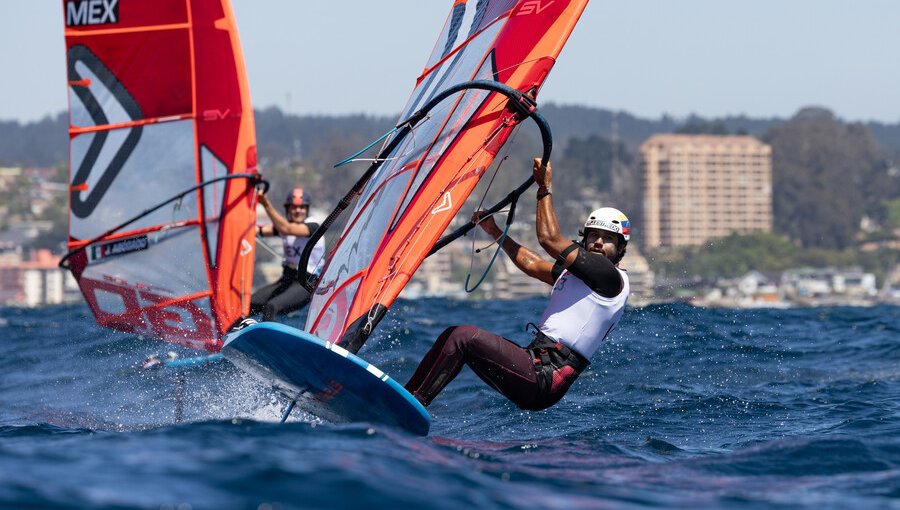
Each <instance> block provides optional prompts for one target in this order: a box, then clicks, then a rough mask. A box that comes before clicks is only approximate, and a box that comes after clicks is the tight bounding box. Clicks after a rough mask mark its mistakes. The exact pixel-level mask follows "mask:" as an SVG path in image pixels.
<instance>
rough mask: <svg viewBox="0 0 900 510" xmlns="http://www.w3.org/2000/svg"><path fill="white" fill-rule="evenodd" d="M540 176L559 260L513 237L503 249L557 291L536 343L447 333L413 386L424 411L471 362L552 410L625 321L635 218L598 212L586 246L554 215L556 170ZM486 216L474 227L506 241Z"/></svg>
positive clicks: (540, 212)
mask: <svg viewBox="0 0 900 510" xmlns="http://www.w3.org/2000/svg"><path fill="white" fill-rule="evenodd" d="M533 173H534V180H535V182H537V184H538V191H537V214H536V221H535V229H536V231H537V237H538V241H539V242H540V244H541V247H543V248H544V250H545V251H546V252H547V253H548V254H549V255H550V257H552V258H553V259H555V262H549V261H546V260H543V259H542V258H541V257H540V256H539V255H538V254H536V253H534V252H533V251H531V250H529V249H528V248H525V247H524V246H521V245H520V244H518V243H517V242H515V241H514V240H512V239H511V238H509V237H506V238H505V239H504V240H503V251H505V252H506V253H507V255H509V257H510V258H511V259H512V261H513V263H514V264H515V265H516V267H518V268H519V269H520V270H521V271H522V272H524V273H525V274H526V275H528V276H530V277H532V278H536V279H538V280H540V281H542V282H545V283H547V284H549V285H552V286H553V290H552V291H551V293H550V302H549V303H548V305H547V308H546V309H545V310H544V313H543V315H542V317H541V320H540V323H539V324H538V325H537V326H536V327H535V332H534V340H533V341H532V342H531V344H530V345H529V346H528V347H521V346H519V345H518V344H516V343H514V342H512V341H511V340H508V339H506V338H503V337H501V336H498V335H495V334H493V333H490V332H488V331H485V330H483V329H480V328H477V327H475V326H471V325H465V326H454V327H451V328H448V329H446V330H445V331H444V332H443V333H441V335H440V336H438V338H437V340H436V341H435V343H434V345H433V346H432V348H431V350H429V351H428V353H427V354H426V355H425V357H424V358H423V359H422V361H421V363H420V364H419V366H418V368H416V371H415V373H414V374H413V376H412V378H410V380H409V382H407V383H406V389H407V390H409V391H410V393H412V394H413V396H415V397H416V398H417V399H418V400H419V401H420V402H422V404H423V405H426V406H427V405H429V404H430V403H431V402H432V400H434V398H435V397H436V396H437V395H438V393H440V392H441V390H443V389H444V387H446V386H447V384H448V383H449V382H450V381H451V380H452V379H453V378H454V377H456V375H457V374H459V371H460V370H461V369H462V367H463V365H464V364H466V365H469V367H470V368H471V369H472V370H473V371H474V372H475V373H476V374H477V375H478V376H479V377H480V378H481V379H482V380H483V381H484V382H486V383H487V384H488V385H489V386H491V387H492V388H494V389H495V390H497V391H499V392H500V393H501V394H503V395H504V396H505V397H506V398H508V399H509V400H510V401H512V402H513V403H514V404H516V405H517V406H518V407H520V408H521V409H526V410H532V411H538V410H541V409H546V408H548V407H550V406H552V405H553V404H555V403H556V402H558V401H559V399H561V398H562V397H563V395H565V393H566V392H567V391H568V389H569V387H570V386H571V385H572V383H573V382H575V379H576V378H578V375H579V374H580V373H581V372H582V371H583V370H584V369H585V367H587V366H588V364H589V363H590V361H589V360H590V358H591V356H593V355H594V353H595V352H597V350H598V349H599V348H600V344H601V342H602V341H603V340H604V339H605V338H606V336H607V335H608V334H609V332H610V331H612V330H613V328H615V326H616V324H617V323H618V322H619V319H620V318H621V316H622V312H623V311H624V309H625V301H626V300H627V298H628V292H629V284H628V275H626V274H625V271H623V270H622V269H619V267H618V264H619V261H620V260H622V257H623V256H624V255H625V249H626V245H627V244H628V241H629V239H630V237H631V230H630V225H629V223H628V218H626V217H625V215H624V214H622V212H621V211H619V210H618V209H613V208H611V207H604V208H602V209H597V210H595V211H593V212H592V213H591V214H590V215H589V216H588V218H587V220H586V221H585V223H584V229H583V230H581V231H580V232H579V233H580V235H581V236H582V238H581V240H580V242H575V241H570V240H568V239H566V238H565V237H564V236H563V235H562V234H561V233H560V229H559V223H558V222H557V219H556V213H555V212H554V210H553V202H552V193H551V181H552V175H551V174H552V172H551V168H550V165H549V164H547V165H546V166H544V165H541V162H540V160H539V159H535V160H534V168H533ZM482 214H483V212H482V211H478V212H476V213H475V215H474V216H473V217H472V221H473V222H477V223H479V224H480V225H481V227H482V228H483V229H484V231H485V232H487V233H488V235H490V236H492V237H493V238H494V239H500V238H501V236H502V231H501V230H500V228H499V227H498V226H497V223H496V222H495V221H494V220H493V218H491V217H489V216H488V217H482Z"/></svg>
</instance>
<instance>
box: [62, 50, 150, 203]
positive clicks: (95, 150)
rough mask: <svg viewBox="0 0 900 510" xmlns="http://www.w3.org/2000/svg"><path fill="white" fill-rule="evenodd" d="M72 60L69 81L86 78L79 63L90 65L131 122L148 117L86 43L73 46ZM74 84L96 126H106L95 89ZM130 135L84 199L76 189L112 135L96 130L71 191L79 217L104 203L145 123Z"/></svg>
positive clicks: (88, 66) (92, 167)
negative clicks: (94, 92)
mask: <svg viewBox="0 0 900 510" xmlns="http://www.w3.org/2000/svg"><path fill="white" fill-rule="evenodd" d="M68 61H69V82H70V83H72V82H79V81H81V80H82V79H83V77H82V76H81V75H80V74H79V73H78V71H77V70H76V69H75V65H76V64H77V63H81V64H83V65H84V66H85V67H87V68H88V69H89V70H90V71H91V72H92V73H94V75H95V76H97V78H99V79H100V81H101V82H102V83H103V85H104V86H105V87H106V88H107V90H109V92H110V93H111V94H112V97H114V98H115V99H116V100H117V101H118V102H119V105H120V106H121V107H122V109H123V110H124V111H125V113H126V114H128V117H129V121H136V120H142V119H143V118H144V114H143V112H142V111H141V108H140V106H138V104H137V102H136V101H135V100H134V98H133V97H131V94H129V93H128V91H127V90H126V89H125V86H124V85H122V83H121V82H119V80H118V79H117V78H116V77H115V76H114V75H113V74H112V72H110V70H109V68H107V67H106V65H104V64H103V62H101V61H100V59H99V58H97V56H96V55H94V53H93V52H92V51H91V50H90V49H88V48H87V47H86V46H82V45H76V46H72V47H71V48H70V49H69V54H68ZM70 86H71V87H72V91H73V92H75V94H76V95H77V96H78V98H79V99H80V100H81V102H82V104H84V107H85V109H86V110H87V112H88V115H90V117H91V120H92V121H93V122H94V125H95V126H105V125H108V124H109V119H108V117H107V115H106V112H104V111H103V107H102V106H101V105H100V103H99V102H98V101H97V98H96V97H94V94H93V93H92V92H91V90H90V88H89V87H86V86H78V85H70ZM128 129H129V131H130V132H129V133H128V136H127V137H126V138H125V141H124V142H123V143H122V145H121V146H120V147H119V149H118V151H116V154H115V156H113V158H112V160H111V161H110V162H109V165H108V166H107V167H106V169H105V170H103V174H102V175H101V176H100V178H99V179H97V181H96V182H97V184H96V186H95V187H94V189H92V190H88V193H87V198H86V199H82V198H81V196H80V192H79V191H76V189H77V188H78V187H80V186H81V185H83V184H84V183H86V182H87V180H88V177H89V176H90V174H91V172H92V171H93V170H94V165H95V164H96V163H97V158H98V157H99V156H100V152H101V151H102V150H103V146H104V145H105V144H106V139H107V137H108V135H109V131H107V130H101V131H96V132H95V133H94V135H95V136H94V139H93V140H92V141H91V145H90V147H89V148H88V150H87V152H86V153H85V155H84V159H83V160H82V161H81V164H80V165H79V166H78V171H77V172H76V174H75V177H74V178H73V179H72V183H71V186H72V190H71V191H70V192H69V194H70V195H71V201H72V202H71V203H72V213H73V214H74V215H75V216H78V217H79V218H87V217H88V216H90V215H91V213H93V212H94V209H95V208H96V207H97V204H98V203H99V202H100V199H102V198H103V195H105V194H106V191H107V190H109V187H110V186H111V185H112V183H113V181H114V180H115V179H116V176H118V175H119V172H120V171H121V170H122V167H123V166H124V165H125V162H126V161H128V158H129V157H130V156H131V153H132V152H133V151H134V149H135V147H136V146H137V144H138V141H139V140H140V138H141V132H142V131H143V128H142V127H141V126H134V127H129V128H128Z"/></svg>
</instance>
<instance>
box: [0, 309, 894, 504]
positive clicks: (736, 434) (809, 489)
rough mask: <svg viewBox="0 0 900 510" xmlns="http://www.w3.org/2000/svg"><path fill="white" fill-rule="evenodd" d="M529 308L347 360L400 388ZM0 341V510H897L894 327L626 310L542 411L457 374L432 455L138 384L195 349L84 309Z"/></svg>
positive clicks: (432, 327)
mask: <svg viewBox="0 0 900 510" xmlns="http://www.w3.org/2000/svg"><path fill="white" fill-rule="evenodd" d="M544 303H545V301H544V300H542V299H534V300H530V301H526V302H478V301H450V300H443V299H421V300H416V301H403V300H401V301H399V302H397V303H396V304H395V306H394V307H393V309H392V310H391V312H390V313H389V314H388V317H387V318H386V319H385V321H383V323H382V324H381V325H380V326H379V331H378V333H377V334H376V335H375V336H374V337H373V338H372V339H370V341H369V343H368V344H366V346H365V347H364V348H363V349H362V350H361V351H360V355H361V356H362V357H363V358H365V359H367V360H368V361H370V362H372V363H374V364H375V365H376V366H378V367H379V368H381V369H383V370H385V371H386V372H387V373H388V374H390V375H391V376H392V377H394V378H395V379H397V380H398V381H400V382H401V383H402V382H405V381H406V379H407V378H408V377H409V376H410V375H411V373H412V371H413V369H414V368H415V366H416V363H417V361H418V359H419V358H420V357H421V356H422V355H423V354H424V353H425V351H426V350H427V349H428V347H429V346H430V344H431V342H432V341H433V339H434V338H435V337H436V336H437V335H438V334H439V333H440V332H441V331H442V330H443V329H444V328H445V327H447V326H449V325H453V324H460V323H471V324H475V325H478V326H481V327H484V328H486V329H489V330H491V331H494V332H496V333H498V334H501V335H504V336H507V337H508V338H512V339H515V340H517V341H519V342H521V343H526V342H527V341H528V340H529V335H528V334H527V333H525V331H524V326H525V324H526V323H527V322H529V321H534V320H535V319H536V318H537V317H538V316H539V314H540V312H541V310H542V307H543V305H544ZM301 320H302V319H301V318H300V317H297V318H290V319H288V323H293V324H294V325H296V324H297V322H299V321H301ZM0 332H2V336H0V508H16V509H19V508H22V509H27V508H34V509H48V508H123V509H124V508H146V509H172V510H175V509H179V510H188V509H207V508H208V509H222V508H247V509H278V508H285V509H287V508H303V509H307V508H372V507H375V508H394V507H401V508H445V509H459V508H473V509H474V508H478V509H483V508H522V509H529V510H533V509H535V508H547V509H568V508H760V509H763V508H765V509H769V508H810V509H813V508H814V509H824V508H841V509H845V508H898V509H900V308H897V307H890V306H882V307H873V308H807V309H790V310H725V309H698V308H692V307H690V306H687V305H681V304H675V305H653V306H648V307H646V308H639V309H638V308H636V309H629V310H628V311H627V312H626V314H625V318H624V319H623V321H622V323H621V324H620V327H619V328H618V330H616V331H615V332H614V333H613V334H612V335H611V336H610V338H609V340H608V341H607V342H606V344H605V345H604V347H603V348H602V349H601V351H600V352H599V353H597V355H596V356H595V357H594V359H593V360H592V361H593V363H592V364H591V366H590V367H589V368H588V369H587V371H586V372H585V373H584V374H583V375H582V376H581V378H580V379H579V380H578V381H577V382H576V383H575V385H574V386H573V387H572V389H571V390H570V392H569V394H568V395H567V396H566V397H565V398H564V399H563V400H562V401H561V402H560V403H559V404H557V405H556V406H554V407H553V408H551V409H549V410H546V411H542V412H537V413H535V412H525V411H521V410H519V409H517V408H516V407H515V406H513V405H511V404H509V403H508V402H507V401H505V400H504V399H503V398H502V397H500V396H499V395H497V394H495V393H494V392H493V391H492V390H490V389H489V388H487V387H486V386H485V385H484V384H483V383H482V382H481V381H480V380H479V379H478V378H477V377H476V376H475V375H474V374H473V373H472V372H471V371H469V370H468V369H464V370H463V372H462V373H461V374H460V376H459V377H458V378H457V379H456V380H455V381H453V382H452V383H451V384H450V385H449V386H448V387H447V389H446V390H445V392H444V393H442V394H441V395H440V396H439V397H438V398H437V400H435V402H434V403H433V404H432V405H431V406H430V407H429V412H430V413H431V415H432V418H433V422H432V429H431V434H430V435H429V436H427V437H416V436H412V435H409V434H407V433H405V432H403V431H401V430H398V429H393V428H390V427H384V426H376V425H371V424H366V423H357V424H343V425H335V424H330V423H326V422H322V421H320V420H317V419H316V418H315V417H313V416H309V415H306V414H304V413H302V412H297V411H295V413H294V415H293V416H292V418H291V419H290V420H289V422H288V423H286V424H284V425H279V424H278V423H277V422H278V418H279V417H280V413H281V410H282V406H283V405H284V401H283V400H282V399H281V398H280V397H279V396H278V395H276V394H274V393H273V392H272V391H270V390H269V389H268V388H266V387H264V386H262V385H261V384H259V383H258V382H256V380H254V379H252V378H250V377H249V376H247V375H245V374H243V373H242V372H240V371H239V370H237V369H236V368H234V367H233V366H232V365H231V364H230V363H228V362H227V361H222V362H219V363H214V364H209V365H203V366H198V367H191V368H185V369H178V370H176V369H162V370H141V369H140V368H139V367H138V365H139V364H140V362H141V361H142V360H144V359H145V358H146V357H147V356H148V355H150V354H154V353H165V352H166V351H168V350H176V351H177V352H178V353H179V355H181V356H182V357H184V356H190V355H191V351H188V350H185V349H181V348H176V347H172V346H170V345H168V344H164V343H160V342H157V341H153V340H149V339H142V338H138V337H135V336H133V335H128V334H124V333H119V332H114V331H110V330H106V329H103V328H100V327H98V326H97V325H95V324H94V321H93V319H92V318H91V317H90V315H89V312H88V310H87V308H86V307H85V306H82V305H78V306H67V307H55V308H44V309H38V310H29V309H17V308H0ZM177 418H180V419H177Z"/></svg>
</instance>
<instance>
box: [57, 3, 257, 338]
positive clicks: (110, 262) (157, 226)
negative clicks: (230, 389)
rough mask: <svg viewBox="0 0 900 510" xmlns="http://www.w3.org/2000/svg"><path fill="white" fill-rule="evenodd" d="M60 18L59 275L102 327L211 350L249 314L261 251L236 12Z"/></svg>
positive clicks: (69, 9) (160, 8) (150, 10)
mask: <svg viewBox="0 0 900 510" xmlns="http://www.w3.org/2000/svg"><path fill="white" fill-rule="evenodd" d="M63 15H64V22H65V26H66V56H67V64H68V90H69V125H70V127H69V163H70V172H69V184H70V195H69V199H70V211H69V243H68V245H69V250H70V252H69V254H68V255H67V267H69V268H70V269H71V271H72V273H73V274H74V275H75V278H76V279H77V281H78V284H79V286H80V287H81V291H82V293H83V294H84V297H85V300H86V301H87V303H88V305H89V306H90V308H91V310H92V312H93V313H94V315H95V316H96V318H97V322H98V323H99V324H101V325H103V326H108V327H111V328H115V329H119V330H123V331H129V332H133V333H138V334H141V335H145V336H150V337H155V338H159V339H161V340H165V341H168V342H173V343H177V344H181V345H185V346H188V347H192V348H196V349H203V350H207V351H213V352H215V351H218V350H219V349H220V348H221V344H222V340H221V338H222V336H223V334H224V332H225V331H227V329H228V328H229V327H230V326H231V324H232V323H234V322H235V321H236V320H237V319H238V318H239V317H241V315H243V314H246V313H247V312H248V311H249V301H250V292H251V289H252V278H253V255H254V254H253V252H254V249H255V235H254V234H255V232H254V229H253V226H254V225H255V222H256V207H255V206H256V202H255V200H256V198H255V193H254V186H255V183H254V179H253V177H255V175H256V135H255V128H254V125H253V110H252V107H251V104H250V94H249V89H248V86H247V78H246V73H245V71H244V62H243V56H242V54H241V49H240V43H239V41H238V34H237V27H236V24H235V21H234V15H233V14H232V11H231V6H230V5H229V3H228V1H227V0H154V1H152V2H148V1H144V0H118V1H105V0H104V1H89V0H64V1H63ZM241 175H244V176H245V177H241ZM232 177H235V178H232ZM238 177H240V178H238ZM186 190H188V191H189V192H187V193H185V191H186ZM179 194H183V196H181V197H180V198H178V199H177V200H174V201H171V202H166V201H167V200H168V199H170V198H172V197H176V196H178V195H179ZM164 202H165V204H164V205H162V206H161V207H159V206H160V205H161V204H163V203H164ZM131 220H133V221H131ZM123 223H127V224H123ZM120 227H121V228H120Z"/></svg>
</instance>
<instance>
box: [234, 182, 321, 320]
mask: <svg viewBox="0 0 900 510" xmlns="http://www.w3.org/2000/svg"><path fill="white" fill-rule="evenodd" d="M259 203H260V204H262V206H263V208H264V209H265V210H266V214H267V215H268V216H269V219H270V220H272V224H271V225H261V226H258V227H257V228H256V233H257V235H259V236H260V237H266V236H276V235H277V236H279V237H281V243H282V245H283V248H284V258H283V260H282V266H283V271H282V273H281V278H279V279H278V281H276V282H274V283H271V284H269V285H266V286H265V287H262V288H260V289H258V290H257V291H256V292H254V293H253V297H251V298H250V313H251V314H255V313H260V312H262V318H263V320H264V321H271V320H275V317H276V316H278V315H279V314H281V313H290V312H293V311H294V310H299V309H300V308H302V307H303V306H304V305H305V304H306V303H308V302H309V292H307V291H306V289H304V288H303V285H302V284H301V283H300V279H299V271H298V267H297V266H298V264H299V263H300V256H301V255H302V254H303V249H304V248H305V247H306V243H307V242H308V241H309V237H310V236H311V235H312V234H313V232H315V231H316V229H317V228H319V224H318V223H313V222H310V221H307V220H308V217H309V204H310V196H309V193H306V192H305V191H304V190H303V188H294V189H293V190H291V192H290V193H288V196H287V198H285V200H284V212H285V216H287V218H285V216H282V215H281V214H280V213H279V212H278V210H277V209H275V206H273V205H272V202H270V201H269V198H268V197H267V196H266V195H265V193H262V192H261V193H260V195H259ZM324 254H325V245H324V243H323V242H322V241H321V240H320V241H319V243H317V244H316V246H315V247H314V248H313V251H312V256H311V257H310V258H309V263H308V264H307V267H306V269H307V271H309V272H310V273H312V272H315V270H316V268H317V266H318V265H319V262H320V261H321V260H322V256H323V255H324Z"/></svg>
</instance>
